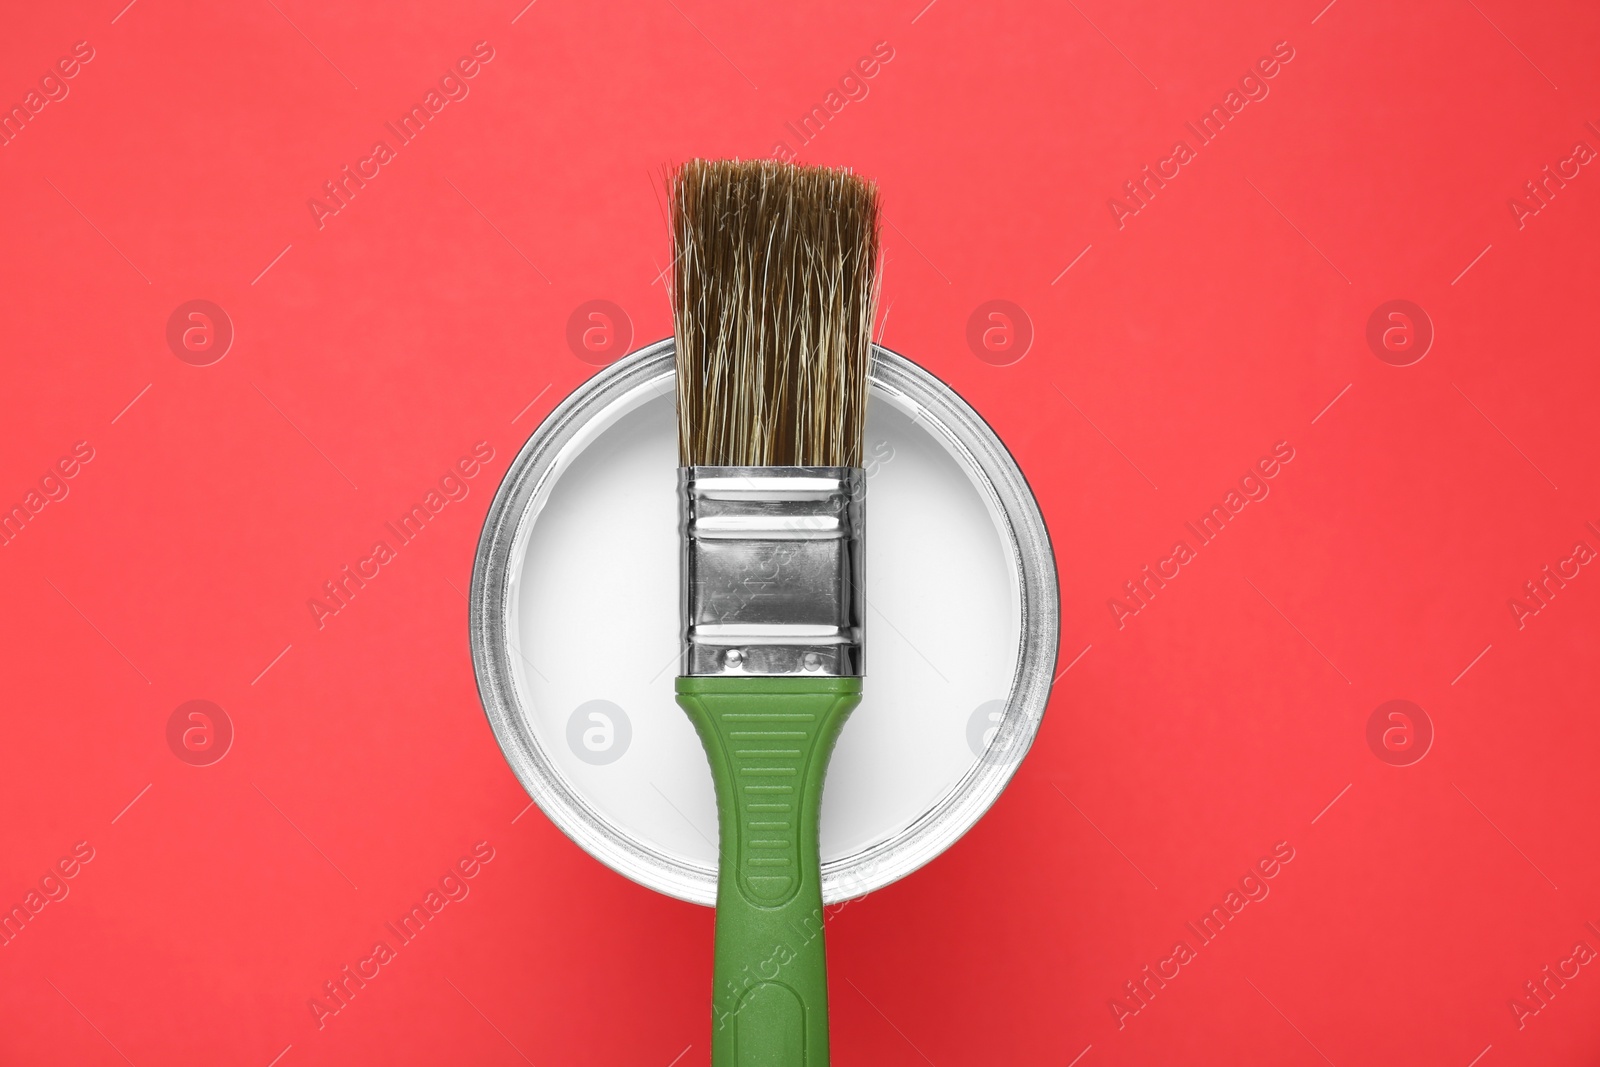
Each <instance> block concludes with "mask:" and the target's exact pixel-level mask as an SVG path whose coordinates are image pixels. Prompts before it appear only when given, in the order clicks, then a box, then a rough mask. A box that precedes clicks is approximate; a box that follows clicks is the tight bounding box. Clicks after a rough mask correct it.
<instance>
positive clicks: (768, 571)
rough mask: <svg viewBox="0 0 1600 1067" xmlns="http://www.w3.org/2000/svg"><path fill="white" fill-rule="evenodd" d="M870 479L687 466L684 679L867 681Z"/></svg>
mask: <svg viewBox="0 0 1600 1067" xmlns="http://www.w3.org/2000/svg"><path fill="white" fill-rule="evenodd" d="M865 477H866V476H865V473H864V472H863V471H862V470H861V469H860V468H857V467H681V468H679V470H678V491H679V507H680V518H681V522H682V533H683V562H682V569H681V583H682V608H683V673H684V674H685V675H687V676H700V677H704V676H708V675H725V676H738V675H755V676H762V677H774V676H778V677H781V676H789V675H799V676H805V675H820V676H824V677H828V676H832V677H859V676H860V675H861V673H862V671H861V629H862V628H861V621H862V620H861V616H862V602H861V588H862V585H861V578H862V564H863V561H864V553H863V544H862V530H863V527H862V496H863V493H862V489H863V484H864V481H865Z"/></svg>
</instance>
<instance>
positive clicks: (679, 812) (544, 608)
mask: <svg viewBox="0 0 1600 1067" xmlns="http://www.w3.org/2000/svg"><path fill="white" fill-rule="evenodd" d="M674 374H675V368H674V358H673V346H672V341H671V340H670V339H668V340H665V341H661V342H658V343H657V344H654V345H651V346H649V347H647V348H644V349H641V350H640V351H638V352H635V353H633V354H631V355H629V356H626V357H624V358H623V359H621V360H619V361H617V362H616V363H614V364H612V365H611V366H609V367H607V368H606V369H605V370H603V371H601V372H600V373H599V374H597V375H595V376H594V377H593V378H591V379H590V380H589V381H587V382H585V383H584V384H583V385H582V386H581V387H579V388H578V390H577V391H576V392H574V393H573V394H572V395H571V396H569V397H568V398H567V399H566V400H565V401H563V402H562V403H561V404H560V405H559V406H558V407H557V408H556V409H555V410H554V411H553V412H552V413H551V414H550V415H549V416H548V417H546V418H545V420H544V421H543V422H542V423H541V424H540V426H539V427H538V429H537V430H535V431H534V434H533V436H532V437H531V438H529V440H528V442H527V443H526V444H525V445H524V446H523V448H522V449H521V451H520V452H519V453H518V455H517V457H516V459H515V460H514V461H513V463H512V464H511V467H510V469H509V470H508V472H507V473H506V476H505V478H504V480H503V481H502V483H501V485H500V488H499V490H498V492H497V493H496V495H495V498H494V502H493V504H492V505H491V506H490V509H489V514H488V517H487V519H486V521H485V524H484V530H483V535H482V538H481V540H480V542H479V545H478V553H477V558H476V561H475V563H474V566H473V576H472V592H471V597H470V601H471V603H470V639H471V645H472V657H473V665H474V668H475V669H476V672H477V678H478V689H479V693H480V695H481V697H482V700H483V705H484V709H485V710H486V711H487V713H488V716H489V721H490V723H491V725H492V726H493V728H494V732H495V736H496V738H497V739H498V740H499V742H500V746H501V748H502V750H503V751H504V753H505V756H506V760H507V761H508V762H509V763H510V765H511V767H512V769H513V771H515V773H516V775H517V777H518V779H519V780H520V781H521V782H522V784H523V786H524V787H525V788H526V789H527V791H528V794H529V796H531V797H532V798H533V800H534V801H536V802H537V803H538V805H539V807H540V808H541V809H542V810H543V811H544V813H545V814H546V815H547V816H548V817H549V818H550V819H551V821H552V822H554V823H555V824H556V825H557V826H558V827H560V828H561V830H562V831H563V832H565V833H566V834H567V836H569V837H570V838H572V839H573V841H575V842H577V844H579V845H580V846H581V847H582V848H584V849H585V850H586V851H587V852H588V853H589V854H590V855H592V856H594V857H595V858H596V859H598V860H600V861H601V862H602V863H605V864H606V865H607V866H609V867H611V868H613V869H614V870H616V871H618V872H620V873H622V874H624V875H626V876H627V877H629V878H631V879H633V880H634V881H636V882H639V883H640V884H642V885H645V886H648V887H650V888H651V889H655V890H657V891H659V892H662V893H666V894H669V895H671V896H674V897H678V898H680V899H683V900H688V901H692V902H694V903H697V904H706V905H710V904H712V903H713V901H714V899H715V897H716V880H717V844H716V842H717V809H716V803H715V798H714V796H713V793H712V784H711V773H710V770H709V768H708V766H707V764H706V759H705V754H704V752H703V750H702V749H701V746H700V741H699V738H698V737H697V736H696V735H695V732H694V728H693V727H692V726H691V725H690V723H689V720H688V718H687V717H686V716H685V715H684V713H683V711H682V710H681V709H680V708H679V707H678V706H677V704H676V703H675V701H674V699H673V678H674V677H675V676H676V674H677V673H678V669H679V663H680V655H681V649H680V633H679V626H680V620H679V585H678V561H679V555H680V552H681V547H680V544H679V540H680V538H679V529H678V512H677V508H678V493H677V475H676V467H677V437H676V433H677V426H676V412H675V408H674ZM863 467H864V468H865V470H866V489H867V495H866V514H867V517H868V518H867V524H866V530H867V534H866V569H865V573H866V583H865V585H866V588H865V601H866V613H865V626H866V634H867V637H866V652H865V657H866V660H865V662H866V696H865V697H864V699H863V700H862V702H861V705H860V707H859V708H857V709H856V711H855V712H854V713H853V714H852V715H851V717H850V719H849V720H848V721H847V722H846V724H845V727H844V730H843V732H842V733H841V735H840V738H839V742H838V746H837V748H836V749H835V750H834V754H833V757H832V760H831V763H830V765H829V770H828V776H827V783H826V786H825V788H824V791H823V800H822V825H821V839H822V841H821V843H822V861H823V862H822V894H823V899H824V901H825V902H828V903H833V902H837V901H841V900H847V899H850V898H852V897H857V896H861V895H864V894H866V893H869V892H872V891H873V890H876V889H880V888H882V887H883V886H886V885H888V884H890V883H891V882H894V881H896V880H897V879H899V878H902V877H904V876H905V875H907V874H909V873H911V872H912V871H914V870H916V869H917V868H919V867H921V866H922V865H923V864H925V863H927V862H928V861H930V860H931V859H933V858H934V857H935V856H937V855H938V854H939V853H941V852H943V851H944V850H945V849H946V848H948V847H950V845H952V844H953V843H954V842H955V841H956V840H958V839H959V838H960V837H961V835H962V834H964V833H966V831H967V830H969V829H970V828H971V827H972V826H973V825H974V824H975V823H976V822H977V821H978V819H979V818H980V817H981V816H982V815H983V813H984V812H985V811H987V810H988V808H989V806H990V805H991V804H993V803H994V802H995V800H996V799H997V798H998V797H999V796H1000V793H1001V791H1002V790H1004V789H1005V787H1006V784H1007V783H1008V782H1009V781H1010V780H1011V777H1012V775H1013V773H1014V772H1015V771H1016V768H1017V765H1018V763H1020V761H1021V759H1022V757H1023V756H1024V755H1025V754H1026V752H1027V749H1028V747H1029V746H1030V745H1031V744H1032V742H1033V738H1034V736H1035V734H1036V733H1037V731H1038V728H1039V723H1040V720H1041V719H1042V717H1043V715H1044V710H1045V705H1046V702H1047V700H1048V698H1049V694H1050V686H1051V683H1052V680H1053V671H1054V668H1055V662H1056V653H1057V638H1058V635H1059V628H1060V621H1059V600H1058V593H1057V587H1056V572H1055V562H1054V558H1053V556H1052V554H1051V550H1050V540H1049V535H1048V532H1047V531H1046V529H1045V525H1044V519H1043V516H1042V515H1041V514H1040V511H1039V507H1038V504H1037V502H1036V501H1035V500H1034V498H1033V494H1032V493H1031V491H1030V490H1029V488H1028V485H1027V482H1026V481H1025V480H1024V478H1023V476H1022V473H1021V471H1020V470H1019V469H1018V468H1017V465H1016V463H1015V462H1014V461H1013V459H1012V458H1011V455H1010V454H1009V453H1008V452H1007V451H1006V449H1005V447H1004V446H1003V445H1002V444H1001V442H1000V440H999V438H998V437H996V436H995V434H994V432H993V431H992V430H991V429H990V428H989V427H988V425H987V424H986V423H984V421H983V420H982V419H981V418H980V417H979V416H978V415H977V413H976V412H974V411H973V410H972V409H971V408H970V407H969V406H968V405H967V404H966V403H965V402H964V401H962V400H961V398H960V397H958V396H957V395H956V394H955V393H954V392H953V391H952V390H951V389H950V388H949V387H948V386H946V385H945V384H944V383H942V382H940V381H939V380H938V379H937V378H935V377H934V376H933V375H931V374H929V373H928V372H927V371H925V370H923V369H922V368H920V367H918V366H917V365H916V364H914V363H912V362H911V361H909V360H907V359H905V358H904V357H902V356H899V355H896V354H895V353H893V352H890V351H889V350H888V349H885V348H882V347H881V346H878V347H875V350H874V360H873V370H872V380H871V391H870V395H869V399H868V410H867V432H866V440H865V454H864V458H863Z"/></svg>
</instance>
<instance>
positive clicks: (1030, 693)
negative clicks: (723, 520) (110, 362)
mask: <svg viewBox="0 0 1600 1067" xmlns="http://www.w3.org/2000/svg"><path fill="white" fill-rule="evenodd" d="M873 349H874V351H873V355H874V358H873V360H872V371H871V389H872V391H873V392H875V393H880V394H882V395H883V397H884V399H887V400H889V401H890V402H891V403H894V404H895V405H896V406H897V407H899V408H901V409H902V410H904V411H906V412H908V413H910V414H912V415H913V416H914V417H915V418H916V420H917V421H918V422H920V423H922V424H924V425H925V426H926V427H927V428H928V429H930V430H931V431H932V432H933V433H934V434H935V435H936V436H937V437H938V439H939V440H940V443H941V444H943V445H944V447H945V448H946V449H947V450H948V451H949V452H950V453H951V454H952V456H953V457H954V458H955V459H956V461H957V462H958V463H959V464H960V465H961V467H962V468H963V469H964V470H965V471H966V472H967V475H968V477H969V479H971V481H972V482H973V484H974V486H975V487H977V488H978V489H979V490H980V491H981V492H982V494H983V496H984V498H985V502H986V503H987V505H988V506H989V510H990V513H991V516H992V517H993V518H994V519H995V520H996V523H997V526H998V529H999V532H1000V533H1001V535H1002V541H1003V542H1005V543H1006V544H1007V547H1008V548H1009V550H1010V554H1011V558H1012V565H1013V568H1014V572H1013V577H1014V580H1015V581H1016V583H1017V591H1018V600H1019V604H1020V615H1021V617H1020V619H1019V624H1020V625H1019V630H1018V633H1019V642H1018V655H1017V662H1016V667H1015V669H1014V671H1013V673H1012V679H1011V688H1010V692H1009V693H1008V694H1007V697H1006V707H1005V711H1004V713H1003V715H1002V717H1001V721H1000V725H999V730H998V732H997V736H996V739H995V741H994V742H993V743H992V744H991V748H990V751H991V752H993V751H994V750H995V749H996V748H999V747H1001V746H1002V745H1003V747H1004V752H1005V758H1003V759H989V758H984V757H980V758H978V759H977V760H975V761H974V762H973V764H972V766H971V767H969V768H968V770H967V773H966V774H964V775H963V776H962V777H961V778H960V779H959V780H958V781H957V782H956V783H955V784H954V785H953V786H951V787H950V789H948V790H947V791H946V792H945V793H944V794H943V796H941V797H940V798H939V800H937V801H936V802H935V803H934V804H933V805H931V806H930V807H929V808H928V810H926V811H925V812H923V813H922V815H921V816H920V817H919V818H917V819H916V820H914V821H913V822H911V823H910V824H909V825H907V826H905V827H903V828H902V829H901V830H900V831H899V832H898V833H896V834H894V835H893V836H891V837H889V838H888V839H886V840H884V841H881V842H878V843H877V844H874V845H872V846H870V847H868V848H865V849H862V850H860V851H858V852H855V853H852V854H851V855H848V856H843V857H840V858H837V859H834V860H830V861H827V862H824V863H823V865H822V898H823V901H824V902H825V903H836V902H838V901H841V900H848V899H851V898H853V897H858V896H862V895H864V894H866V893H870V892H872V891H874V890H877V889H881V888H883V887H884V886H886V885H889V884H890V883H892V882H895V881H897V880H899V879H900V878H903V877H905V876H906V875H908V874H910V873H911V872H912V871H915V870H917V869H918V868H919V867H922V866H923V865H924V864H926V863H928V862H929V861H931V860H932V859H933V858H934V857H935V856H937V855H939V854H940V853H941V852H943V851H944V850H945V849H947V848H949V847H950V846H951V845H953V844H955V842H956V841H957V840H959V839H960V838H961V836H962V835H963V834H965V833H966V832H967V831H968V830H969V829H971V828H972V827H973V826H974V825H975V824H976V823H977V821H978V819H979V818H981V817H982V816H983V814H984V812H986V811H988V809H989V808H990V807H991V806H992V805H993V804H994V802H995V801H996V800H998V799H999V797H1000V794H1001V793H1002V792H1003V791H1004V790H1005V787H1006V785H1007V784H1008V783H1009V782H1010V780H1011V777H1012V775H1013V774H1015V772H1016V770H1017V768H1018V766H1020V764H1021V761H1022V757H1023V756H1024V755H1025V754H1026V752H1027V750H1028V748H1029V747H1030V746H1031V745H1032V743H1033V739H1034V737H1035V735H1036V734H1037V733H1038V729H1039V724H1040V722H1041V720H1042V719H1043V717H1044V712H1045V707H1046V704H1047V703H1048V701H1049V697H1050V687H1051V684H1052V681H1053V672H1054V669H1055V663H1056V655H1057V644H1058V639H1059V635H1060V597H1059V592H1058V589H1057V584H1056V581H1057V580H1056V569H1055V557H1054V554H1053V553H1052V550H1051V545H1050V534H1049V530H1048V529H1047V528H1046V526H1045V522H1044V516H1043V514H1042V513H1041V511H1040V510H1039V505H1038V502H1037V501H1036V500H1035V499H1034V496H1033V492H1032V490H1031V489H1030V488H1029V487H1028V483H1027V479H1026V478H1024V477H1023V474H1022V471H1021V469H1020V468H1019V467H1018V466H1017V463H1016V461H1015V460H1014V459H1013V458H1012V456H1011V453H1010V452H1009V451H1007V450H1006V447H1005V445H1004V444H1002V443H1001V441H1000V439H999V437H998V436H996V434H995V432H994V431H993V430H992V429H991V428H990V427H989V425H988V423H986V422H984V420H983V418H982V417H981V416H979V415H978V413H977V412H976V411H974V410H973V409H972V408H971V407H970V406H969V405H968V404H967V403H966V402H965V401H964V400H962V399H961V398H960V397H959V396H958V395H957V394H956V393H955V391H954V390H952V389H951V388H950V387H949V386H947V385H945V384H944V382H942V381H940V380H939V379H938V378H936V377H934V376H933V375H932V374H930V373H929V372H928V371H926V370H924V369H923V368H922V367H919V366H917V365H916V364H915V363H913V362H911V361H910V360H908V359H906V358H905V357H904V356H901V355H899V354H897V353H895V352H892V351H890V350H889V349H887V348H884V347H883V346H881V345H874V346H873ZM675 373H676V368H675V354H674V350H673V342H672V339H671V338H667V339H665V340H662V341H658V342H656V343H654V344H651V345H647V346H646V347H644V348H642V349H640V350H638V351H636V352H634V353H632V354H630V355H628V356H625V357H623V358H622V359H620V360H618V361H617V362H615V363H613V364H611V365H610V366H609V367H606V368H605V369H604V370H602V371H600V373H598V374H596V375H595V376H594V377H592V378H590V379H589V380H588V381H586V382H584V383H583V384H582V385H580V386H579V387H578V388H577V389H576V390H574V391H573V393H572V394H571V395H570V396H568V397H567V398H566V399H565V400H564V401H562V402H561V403H560V404H559V405H557V406H556V408H555V410H554V411H552V412H551V413H550V414H549V415H547V416H546V417H545V419H544V420H543V421H542V422H541V423H540V424H539V426H538V428H537V429H535V430H534V432H533V435H532V436H531V437H529V438H528V440H527V442H526V443H525V444H524V445H523V446H522V448H521V449H520V450H519V451H518V453H517V456H516V458H515V459H514V460H513V461H512V462H511V465H510V467H509V468H508V469H507V471H506V474H505V476H504V478H502V480H501V482H500V486H499V488H498V489H497V490H496V492H495V496H494V500H493V502H492V503H491V504H490V506H489V513H488V515H487V516H486V518H485V519H484V526H483V533H482V535H481V537H480V538H479V541H478V550H477V556H476V558H475V560H474V562H473V568H472V588H471V591H470V596H469V604H468V613H469V616H468V637H469V641H470V644H471V648H472V664H473V670H474V672H475V673H476V675H477V681H478V694H479V697H480V698H481V700H482V703H483V707H484V711H485V713H486V714H487V715H488V718H489V723H490V726H491V727H492V728H493V730H494V734H495V738H496V740H498V741H499V743H500V748H501V750H502V752H503V753H504V754H505V758H506V762H507V763H509V764H510V765H511V769H512V771H513V772H514V773H515V774H516V776H517V778H518V780H519V781H520V782H521V783H522V786H523V788H524V789H526V790H527V792H528V795H529V796H530V797H531V798H532V799H533V801H534V802H535V803H537V804H538V805H539V807H540V808H541V809H542V810H543V811H544V813H545V814H546V815H547V816H548V817H549V818H550V820H551V821H552V822H554V823H555V824H556V826H557V827H559V828H560V829H561V831H562V832H563V833H565V834H566V835H567V836H568V837H569V838H571V839H572V840H573V842H575V843H576V844H577V845H578V846H580V847H581V848H583V850H584V851H586V852H588V853H589V854H590V855H591V856H594V857H595V858H596V859H598V860H600V862H602V863H604V864H605V865H606V866H608V867H610V868H612V869H613V870H615V871H617V872H618V873H620V874H623V875H625V876H626V877H628V878H630V879H632V880H633V881H635V882H638V883H640V884H641V885H645V886H648V887H649V888H651V889H655V890H657V891H658V892H661V893H665V894H667V895H669V896H673V897H677V898H679V899H681V900H686V901H689V902H691V903H695V904H705V905H712V904H714V903H715V900H716V891H717V872H716V869H715V868H714V867H710V866H702V865H699V864H692V863H688V862H685V861H683V860H681V859H679V858H677V857H673V856H669V855H667V854H666V853H664V852H661V851H659V850H657V849H655V848H653V847H651V846H649V845H647V844H644V843H643V842H641V841H639V840H637V839H636V838H634V837H633V836H631V835H630V834H628V833H626V832H625V831H624V830H623V829H621V828H620V827H619V826H617V825H616V824H615V823H613V822H612V820H610V819H609V818H607V817H606V816H605V815H604V814H602V813H601V812H600V811H599V810H598V809H597V808H595V807H594V806H593V805H592V804H590V803H589V801H588V800H587V798H585V797H584V796H583V795H582V793H581V792H580V791H579V790H578V789H577V788H576V787H575V786H574V785H573V784H572V783H571V782H570V781H569V780H568V779H567V778H566V776H565V775H563V774H562V773H561V771H560V769H559V768H558V767H557V766H556V765H555V763H554V761H552V760H551V759H550V757H549V755H548V754H547V753H546V752H545V751H544V746H543V745H542V744H541V743H540V742H539V739H538V738H537V737H536V736H535V734H534V733H533V730H532V727H531V724H530V722H529V720H528V718H527V716H526V715H525V714H523V710H522V706H521V701H520V698H519V696H518V692H517V687H516V683H515V673H514V668H513V663H512V656H513V652H512V649H511V643H510V640H511V636H512V634H513V631H514V629H515V628H514V627H513V626H512V623H511V617H510V613H511V610H512V607H513V598H512V596H511V587H512V583H513V581H514V579H515V577H516V575H515V570H514V568H515V565H516V563H517V561H518V560H520V558H521V555H522V551H521V549H522V547H523V545H524V542H525V539H526V537H527V535H528V533H529V531H530V530H531V528H532V525H533V521H534V520H536V519H537V516H538V513H539V511H540V510H541V509H542V507H543V504H544V501H545V500H546V499H547V498H548V496H549V493H550V490H551V489H552V488H553V486H554V483H555V480H556V477H557V476H558V475H559V474H560V473H561V471H562V470H563V469H564V468H565V465H566V463H565V460H567V459H570V455H571V453H572V451H573V450H574V446H579V448H580V449H581V445H582V444H583V443H585V442H584V441H583V432H584V430H585V428H586V427H587V426H589V425H590V423H592V422H593V421H594V420H595V419H596V418H597V417H598V416H600V415H601V414H603V413H605V412H607V411H609V410H610V409H612V408H614V407H615V406H617V405H618V404H621V403H628V402H630V401H632V402H636V403H637V402H643V400H644V399H646V394H647V393H658V394H659V393H663V392H668V391H670V390H671V389H672V386H673V382H674V375H675Z"/></svg>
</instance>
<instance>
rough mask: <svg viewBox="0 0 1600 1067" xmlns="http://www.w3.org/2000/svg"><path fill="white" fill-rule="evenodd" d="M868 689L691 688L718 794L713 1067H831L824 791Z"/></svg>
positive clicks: (687, 705) (697, 683)
mask: <svg viewBox="0 0 1600 1067" xmlns="http://www.w3.org/2000/svg"><path fill="white" fill-rule="evenodd" d="M860 702H861V679H860V678H760V677H745V678H738V677H733V678H730V677H717V678H679V679H678V704H679V705H680V706H682V708H683V710H684V711H686V712H688V714H689V718H690V719H691V720H692V721H693V722H694V725H695V729H696V730H697V731H698V732H699V734H700V740H701V742H702V743H703V744H704V745H705V749H706V756H707V757H708V758H709V759H710V761H711V777H712V780H713V781H714V782H715V783H716V790H717V817H718V822H719V824H720V835H719V836H720V838H721V862H720V863H719V864H718V876H717V934H716V963H715V975H714V984H713V989H712V998H711V1005H712V1006H711V1063H712V1067H827V1063H828V967H827V956H826V953H825V950H824V946H823V935H822V871H821V867H820V856H819V852H818V844H817V823H818V813H819V811H820V809H821V803H822V780H823V775H824V773H825V772H826V770H827V765H828V756H829V755H830V754H831V753H832V751H833V744H834V741H836V740H837V739H838V736H839V728H840V727H841V726H843V725H844V719H845V716H847V715H849V714H850V712H851V711H852V710H853V709H854V708H855V706H856V705H857V704H859V703H860Z"/></svg>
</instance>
